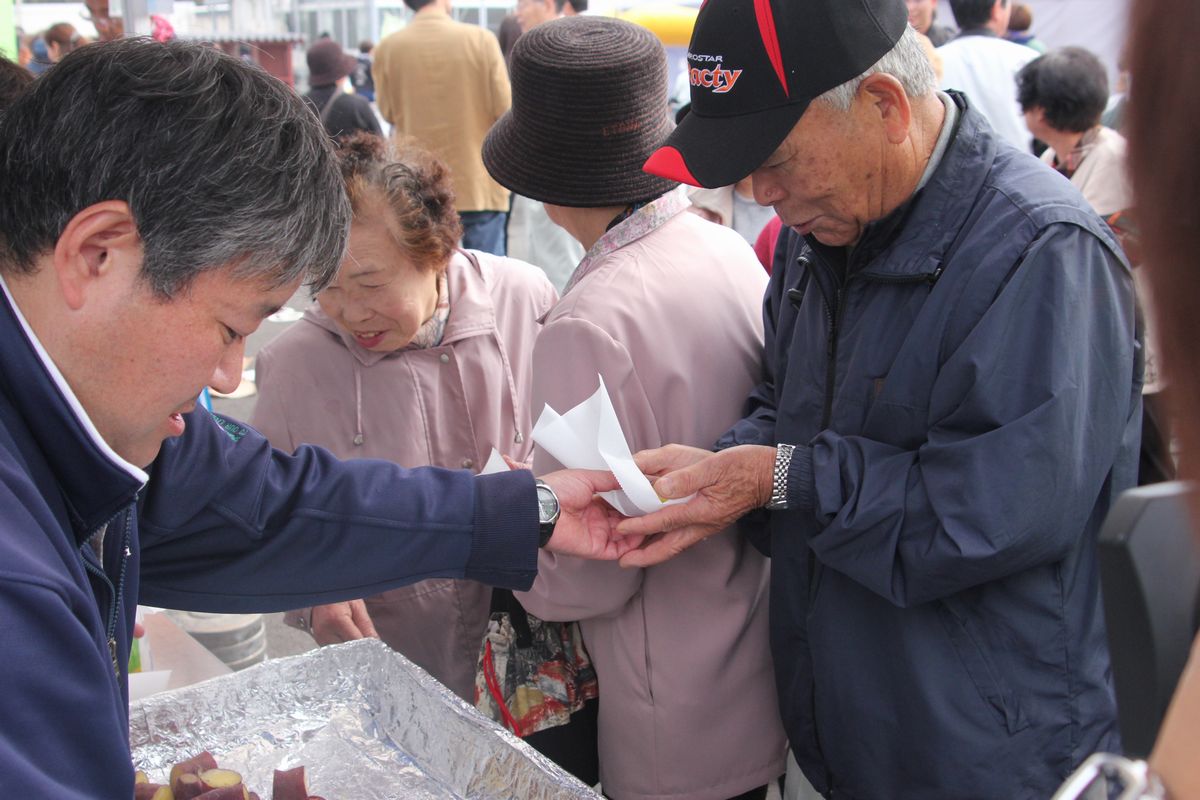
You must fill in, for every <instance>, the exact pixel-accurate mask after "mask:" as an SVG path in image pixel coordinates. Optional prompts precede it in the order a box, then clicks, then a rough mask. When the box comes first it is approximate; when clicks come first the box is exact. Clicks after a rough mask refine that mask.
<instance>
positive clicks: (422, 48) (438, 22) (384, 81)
mask: <svg viewBox="0 0 1200 800" xmlns="http://www.w3.org/2000/svg"><path fill="white" fill-rule="evenodd" d="M372 70H373V73H374V75H375V100H376V102H377V103H378V105H379V112H380V113H381V114H383V118H384V119H386V120H387V121H388V122H390V123H391V124H392V126H393V131H392V135H393V136H395V137H396V138H397V139H401V138H403V137H405V136H411V137H413V138H415V139H416V140H417V142H419V143H420V144H421V145H422V146H423V147H425V148H427V149H429V150H432V151H433V152H434V153H436V154H437V155H438V156H439V157H440V158H441V159H442V160H443V161H445V162H446V164H447V165H449V167H450V175H451V177H452V178H453V183H454V194H455V197H456V198H457V199H456V202H455V207H456V208H457V209H458V210H459V211H507V210H508V190H507V189H505V188H504V187H502V186H501V185H500V184H498V183H496V182H495V181H494V180H492V178H491V176H490V175H488V173H487V170H485V169H484V168H483V157H482V156H481V155H480V152H481V150H482V148H483V137H484V135H485V134H487V132H488V129H489V128H491V127H492V124H493V123H494V122H495V121H496V120H498V119H500V117H501V115H502V114H504V112H505V111H507V110H508V107H509V106H510V105H511V104H512V92H511V89H510V88H509V84H508V70H507V68H506V67H505V66H504V56H502V55H501V54H500V44H499V43H498V42H497V41H496V37H495V35H494V34H493V33H492V32H491V31H488V30H486V29H484V28H481V27H479V26H478V25H467V24H465V23H462V22H455V21H454V20H452V19H450V17H449V16H447V15H446V14H445V13H444V12H442V11H441V10H439V9H437V8H434V7H432V6H426V7H425V8H424V9H422V10H421V11H420V12H419V13H418V14H417V15H416V16H415V17H413V20H412V22H410V23H409V24H408V27H406V28H404V29H403V30H400V31H397V32H396V33H393V34H391V35H390V36H388V37H387V38H385V39H384V40H383V41H382V42H380V43H379V45H378V46H377V47H376V48H375V63H374V66H373V67H372Z"/></svg>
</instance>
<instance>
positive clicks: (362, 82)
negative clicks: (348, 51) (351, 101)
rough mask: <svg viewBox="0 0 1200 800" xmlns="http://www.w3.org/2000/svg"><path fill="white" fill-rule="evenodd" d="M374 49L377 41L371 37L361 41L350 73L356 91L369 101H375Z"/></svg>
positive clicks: (351, 83)
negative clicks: (372, 54) (372, 58)
mask: <svg viewBox="0 0 1200 800" xmlns="http://www.w3.org/2000/svg"><path fill="white" fill-rule="evenodd" d="M374 50H375V43H374V42H372V41H371V40H370V39H363V40H362V41H361V42H359V43H358V56H357V57H356V59H355V61H356V63H355V65H354V71H353V72H351V73H350V85H351V86H353V87H354V93H355V94H356V95H358V96H359V97H361V98H362V99H364V100H366V101H367V102H368V103H374V102H375V76H374V74H373V73H372V71H371V53H372V52H374Z"/></svg>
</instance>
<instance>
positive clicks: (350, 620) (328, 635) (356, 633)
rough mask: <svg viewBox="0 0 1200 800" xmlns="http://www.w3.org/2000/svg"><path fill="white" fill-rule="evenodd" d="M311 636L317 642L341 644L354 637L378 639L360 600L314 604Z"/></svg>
mask: <svg viewBox="0 0 1200 800" xmlns="http://www.w3.org/2000/svg"><path fill="white" fill-rule="evenodd" d="M312 636H313V638H314V639H316V640H317V644H341V643H342V642H351V641H354V640H355V639H378V638H379V634H378V633H376V632H375V623H373V622H371V615H370V614H368V613H367V604H366V603H364V602H363V601H362V600H351V601H349V602H346V603H330V604H329V605H325V606H314V607H313V610H312Z"/></svg>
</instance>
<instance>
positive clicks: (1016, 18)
mask: <svg viewBox="0 0 1200 800" xmlns="http://www.w3.org/2000/svg"><path fill="white" fill-rule="evenodd" d="M1032 29H1033V9H1032V8H1030V7H1029V6H1027V5H1026V4H1024V3H1015V4H1013V7H1012V14H1010V15H1009V17H1008V33H1006V34H1004V38H1005V39H1008V40H1009V41H1010V42H1012V43H1013V44H1023V45H1025V46H1026V47H1032V48H1033V49H1034V50H1037V51H1038V52H1039V53H1044V52H1046V43H1045V42H1043V41H1042V40H1041V39H1039V38H1037V35H1036V34H1035V33H1034V32H1033V30H1032Z"/></svg>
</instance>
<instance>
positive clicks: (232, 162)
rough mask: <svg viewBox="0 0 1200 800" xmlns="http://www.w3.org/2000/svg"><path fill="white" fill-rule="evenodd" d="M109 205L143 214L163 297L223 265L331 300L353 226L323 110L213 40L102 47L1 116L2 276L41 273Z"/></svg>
mask: <svg viewBox="0 0 1200 800" xmlns="http://www.w3.org/2000/svg"><path fill="white" fill-rule="evenodd" d="M105 200H122V201H124V202H126V203H127V204H128V205H129V208H130V210H131V213H132V214H133V218H134V221H135V223H136V225H137V231H138V234H139V236H140V238H141V241H142V246H143V253H144V255H143V260H142V267H141V276H142V279H143V280H144V281H145V282H146V284H147V285H148V286H149V287H150V288H152V289H153V291H155V292H156V293H157V294H158V295H159V296H161V297H164V298H169V297H171V296H173V295H175V294H176V293H177V292H179V291H181V290H184V289H186V288H187V287H188V285H189V284H190V282H191V281H192V280H193V279H194V278H195V277H196V276H197V275H199V274H200V273H201V272H203V271H205V270H211V269H218V268H222V267H231V268H232V271H233V274H234V275H235V276H237V277H239V278H245V279H253V280H258V281H262V282H263V283H265V284H266V285H269V286H272V287H281V286H285V285H287V284H289V283H292V282H293V281H295V280H297V279H300V278H303V279H305V280H306V281H307V282H308V283H309V284H310V285H311V286H312V287H313V289H314V291H316V290H319V289H320V288H321V287H323V286H324V285H325V284H327V283H328V282H329V281H330V280H331V279H332V276H333V275H334V273H335V272H336V270H337V267H338V264H339V263H340V262H341V259H342V254H343V251H344V250H345V245H346V238H347V236H348V232H349V228H350V204H349V201H348V200H347V198H346V193H345V189H344V187H343V186H342V180H341V176H340V175H339V173H338V169H337V165H336V162H335V158H334V154H333V150H332V147H331V144H330V142H329V139H328V137H327V136H326V134H325V131H324V128H323V127H322V125H321V123H320V121H319V120H318V119H317V117H316V115H315V114H314V113H313V112H312V111H311V110H310V109H309V108H308V107H307V106H306V105H305V103H304V101H303V100H302V99H301V98H300V97H299V96H298V95H297V94H296V93H295V92H294V91H293V90H292V89H291V88H290V87H288V86H287V85H285V84H284V83H283V82H282V81H280V80H278V79H276V78H274V77H272V76H271V75H269V74H267V73H266V72H264V71H263V70H261V69H260V68H258V67H255V66H252V65H249V64H245V63H244V62H242V61H241V60H239V59H236V58H233V57H231V56H227V55H225V54H223V53H220V52H218V51H217V50H214V49H213V48H212V47H207V46H204V45H199V44H185V43H180V42H171V43H168V44H161V43H158V42H154V41H152V40H149V39H122V40H119V41H116V42H105V43H100V44H93V45H87V46H85V47H82V48H80V49H78V50H76V51H75V52H73V53H71V54H70V55H68V56H66V57H65V58H63V59H62V61H60V62H59V63H58V64H57V65H56V66H55V68H54V69H52V70H50V71H48V72H47V73H46V74H45V75H44V76H43V77H42V78H40V79H39V80H38V81H37V82H35V84H34V85H33V86H32V87H31V88H30V89H29V90H27V91H26V92H25V93H24V94H22V95H21V96H20V97H19V98H18V100H17V101H16V102H15V103H14V104H13V105H12V106H11V107H10V108H9V110H8V111H7V112H6V113H5V114H4V115H3V116H0V272H4V273H30V272H32V271H33V270H34V269H36V261H37V259H38V258H39V257H40V256H41V255H42V254H44V253H46V252H48V251H49V250H51V249H53V247H54V245H55V242H57V240H58V238H59V237H60V236H61V235H62V232H63V230H64V229H65V228H66V226H67V224H68V223H69V222H70V220H71V218H72V217H74V216H75V215H76V214H78V213H79V212H80V211H82V210H83V209H85V208H87V207H88V206H91V205H95V204H96V203H100V202H103V201H105Z"/></svg>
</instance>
